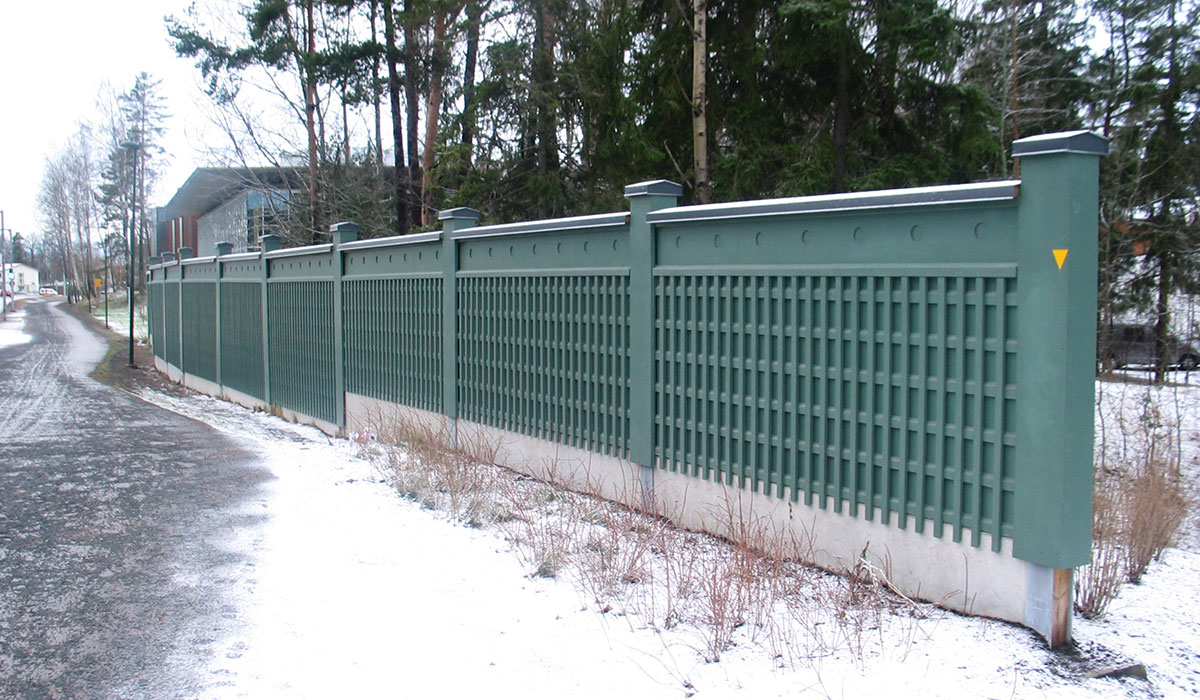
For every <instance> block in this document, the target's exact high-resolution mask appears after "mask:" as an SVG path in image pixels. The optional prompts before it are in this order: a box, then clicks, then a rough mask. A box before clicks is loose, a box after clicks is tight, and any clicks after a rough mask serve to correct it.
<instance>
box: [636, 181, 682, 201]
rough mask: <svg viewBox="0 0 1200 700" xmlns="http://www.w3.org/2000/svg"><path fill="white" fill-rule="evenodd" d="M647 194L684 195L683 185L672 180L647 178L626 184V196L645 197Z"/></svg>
mask: <svg viewBox="0 0 1200 700" xmlns="http://www.w3.org/2000/svg"><path fill="white" fill-rule="evenodd" d="M646 195H665V196H667V197H679V196H682V195H683V186H682V185H680V184H679V183H677V182H671V181H670V180H647V181H646V182H635V183H634V184H632V185H626V186H625V196H626V197H643V196H646Z"/></svg>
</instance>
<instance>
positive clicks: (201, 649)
mask: <svg viewBox="0 0 1200 700" xmlns="http://www.w3.org/2000/svg"><path fill="white" fill-rule="evenodd" d="M25 310H26V323H25V332H26V333H27V334H29V335H31V336H33V340H32V342H30V343H27V344H24V345H18V346H12V347H7V348H0V697H3V698H10V697H13V698H18V697H19V698H43V697H45V698H175V697H194V696H196V695H203V694H205V693H204V691H205V689H207V688H212V687H213V686H216V685H221V684H222V683H221V679H220V678H213V677H205V674H204V672H202V671H197V670H195V669H203V668H205V661H206V660H207V656H209V655H211V654H213V653H214V651H213V644H214V642H215V641H216V640H218V639H220V638H222V637H223V636H225V635H226V633H227V632H228V630H229V629H231V628H235V627H236V625H237V624H238V623H237V618H238V615H239V612H238V610H237V609H236V607H234V606H233V605H231V604H230V603H229V602H228V596H227V593H228V592H229V591H230V590H231V587H232V586H233V585H235V583H236V582H235V581H234V580H233V579H234V578H238V577H243V578H244V577H245V576H252V575H253V572H252V571H247V570H248V569H252V567H253V563H251V562H250V561H248V560H247V561H242V560H241V558H242V557H244V555H243V554H239V553H237V552H231V551H227V550H225V549H223V548H222V547H220V546H219V545H218V544H216V543H218V542H222V541H227V540H228V537H229V535H230V534H231V532H233V531H236V530H237V529H238V528H244V527H254V526H255V525H257V524H258V522H257V521H258V520H260V519H261V517H265V516H253V515H248V514H247V513H253V512H254V511H253V509H247V508H244V507H240V506H242V505H244V504H245V503H246V502H247V500H249V499H254V498H256V497H257V494H258V492H259V491H260V489H261V487H262V485H263V484H264V482H265V481H266V480H267V479H270V478H271V475H270V473H269V472H267V471H264V470H263V469H261V468H260V467H257V466H256V462H257V459H256V456H255V455H254V454H253V453H252V452H250V451H247V450H244V449H241V448H239V447H238V445H236V444H235V443H234V442H233V441H232V440H230V439H229V438H227V437H225V436H223V435H222V434H220V433H218V432H216V431H214V430H213V429H212V428H210V427H208V426H206V425H204V424H201V423H198V422H195V421H192V420H190V419H187V418H184V417H182V416H179V415H176V414H174V413H171V412H169V411H166V410H164V409H161V408H158V407H156V406H152V405H150V404H148V403H145V402H143V401H141V400H139V399H137V398H134V397H132V396H130V395H128V394H125V393H123V392H120V391H117V390H114V389H111V388H109V387H107V386H105V385H103V384H100V383H99V382H96V381H95V380H92V379H90V378H89V377H88V376H87V374H88V372H89V371H90V370H91V369H92V367H94V366H95V364H96V363H97V362H99V361H100V360H101V359H102V358H103V356H104V352H105V346H104V344H103V343H102V341H101V340H100V339H99V338H98V337H97V336H96V335H95V334H94V333H92V332H91V331H89V330H87V329H85V328H84V327H83V325H82V324H81V323H80V322H79V321H77V320H76V319H74V318H72V317H71V316H69V315H68V314H67V313H65V312H64V311H62V310H60V309H58V308H56V307H55V306H54V305H52V304H51V303H48V302H40V301H39V302H33V303H30V304H28V305H27V306H26V307H25ZM230 572H241V573H239V574H236V575H234V576H232V577H231V574H230Z"/></svg>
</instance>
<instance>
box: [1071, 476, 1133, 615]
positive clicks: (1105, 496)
mask: <svg viewBox="0 0 1200 700" xmlns="http://www.w3.org/2000/svg"><path fill="white" fill-rule="evenodd" d="M1115 486H1116V485H1114V484H1106V483H1102V482H1101V481H1100V480H1099V479H1097V483H1096V489H1095V496H1094V498H1093V502H1092V509H1093V510H1092V561H1091V563H1089V564H1088V565H1087V566H1083V567H1080V568H1079V570H1078V571H1077V572H1076V574H1075V609H1076V610H1078V611H1079V613H1080V614H1081V615H1083V616H1084V617H1087V618H1094V617H1099V616H1100V615H1103V614H1104V611H1105V610H1107V609H1108V606H1109V605H1110V604H1111V603H1112V602H1113V600H1115V599H1116V597H1117V594H1118V593H1120V592H1121V584H1123V583H1124V582H1125V556H1124V551H1123V548H1122V530H1123V527H1122V523H1121V517H1120V513H1121V502H1120V494H1119V489H1118V488H1116V487H1115Z"/></svg>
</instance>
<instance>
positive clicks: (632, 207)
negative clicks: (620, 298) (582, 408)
mask: <svg viewBox="0 0 1200 700" xmlns="http://www.w3.org/2000/svg"><path fill="white" fill-rule="evenodd" d="M682 194H683V188H682V187H680V186H679V185H678V184H676V183H674V182H669V181H667V180H653V181H650V182H639V183H636V184H633V185H629V186H627V187H626V188H625V197H626V198H628V199H629V461H630V462H633V463H635V464H638V465H640V466H641V473H642V488H643V490H644V493H645V495H646V497H647V498H648V497H649V494H650V490H651V489H652V488H653V487H654V466H655V465H654V266H655V264H657V251H656V250H655V246H654V227H653V226H652V225H651V224H650V223H649V222H647V221H646V215H647V214H649V213H650V212H652V211H655V210H657V209H666V208H667V207H673V206H675V205H677V204H678V203H679V197H680V195H682Z"/></svg>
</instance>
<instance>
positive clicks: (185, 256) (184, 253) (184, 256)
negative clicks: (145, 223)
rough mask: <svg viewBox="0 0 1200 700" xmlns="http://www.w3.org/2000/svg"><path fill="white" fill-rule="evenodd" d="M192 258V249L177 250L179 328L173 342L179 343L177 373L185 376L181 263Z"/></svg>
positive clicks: (184, 273) (183, 247)
mask: <svg viewBox="0 0 1200 700" xmlns="http://www.w3.org/2000/svg"><path fill="white" fill-rule="evenodd" d="M194 257H196V250H195V249H194V248H189V247H188V246H182V247H181V248H180V249H179V282H178V284H179V299H178V301H179V309H178V311H179V315H178V316H176V317H175V318H178V319H179V327H178V328H176V329H175V330H176V336H175V340H176V341H177V342H178V343H179V373H180V374H181V375H186V374H187V369H186V367H187V351H188V348H187V345H184V343H183V326H184V324H185V323H186V322H187V320H186V319H184V317H183V290H184V289H186V287H185V286H184V285H183V281H184V280H185V279H187V268H186V267H184V266H183V261H184V260H189V259H191V258H194Z"/></svg>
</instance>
